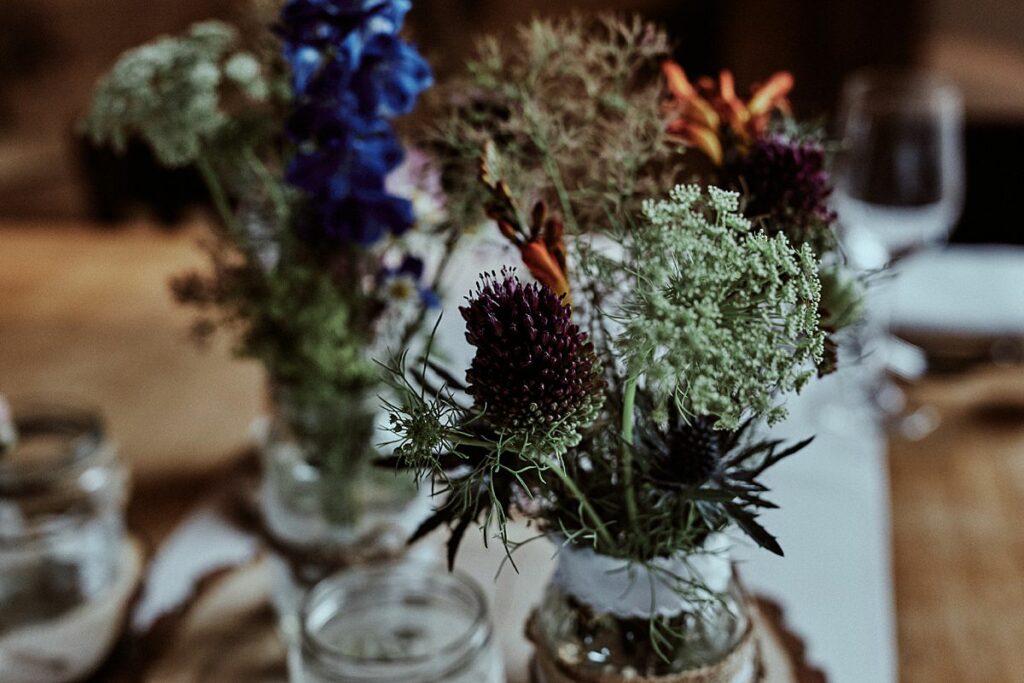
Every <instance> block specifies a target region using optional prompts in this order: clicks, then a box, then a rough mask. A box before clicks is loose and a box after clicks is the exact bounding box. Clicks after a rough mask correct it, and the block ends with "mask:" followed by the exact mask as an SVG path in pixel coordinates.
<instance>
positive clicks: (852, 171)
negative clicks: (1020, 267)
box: [835, 70, 964, 438]
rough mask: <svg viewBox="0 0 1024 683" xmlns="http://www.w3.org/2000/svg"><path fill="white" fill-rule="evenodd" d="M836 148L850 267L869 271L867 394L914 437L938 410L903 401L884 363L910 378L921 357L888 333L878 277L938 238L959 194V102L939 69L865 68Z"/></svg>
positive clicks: (949, 223) (850, 96) (954, 216)
mask: <svg viewBox="0 0 1024 683" xmlns="http://www.w3.org/2000/svg"><path fill="white" fill-rule="evenodd" d="M840 112H841V113H840V130H841V132H842V138H843V147H842V152H841V154H840V155H839V159H838V164H837V169H836V171H837V173H836V192H835V199H836V209H837V211H838V213H839V219H840V223H841V225H842V235H843V244H844V247H845V249H846V252H847V254H848V256H849V258H850V261H851V263H852V264H853V266H854V267H856V268H859V269H862V270H863V271H866V272H869V273H880V271H881V270H882V269H883V268H886V267H888V268H889V273H887V274H885V275H879V276H878V277H875V278H874V279H875V283H874V285H875V286H873V287H871V288H870V289H871V290H873V291H872V293H871V295H869V304H870V306H869V315H868V322H867V325H866V333H865V335H864V338H863V339H862V344H863V347H864V349H865V351H866V352H867V354H869V355H870V356H873V358H871V359H870V360H869V361H868V365H869V373H870V374H871V375H872V378H873V379H874V380H875V381H876V384H875V386H876V390H875V391H874V395H873V398H874V400H875V402H876V405H877V406H878V407H879V408H881V409H882V410H883V412H884V413H886V414H888V415H889V416H890V417H893V418H896V419H895V426H896V427H897V428H898V429H899V430H900V431H901V432H902V433H903V434H904V435H905V436H908V437H911V438H920V437H922V436H924V435H925V434H927V433H928V432H930V431H931V430H932V429H934V427H935V426H936V425H937V422H938V420H937V417H938V413H937V412H936V411H935V410H934V408H931V407H928V406H924V407H919V408H916V409H915V410H913V411H908V410H907V409H906V405H905V403H906V401H905V396H904V394H903V392H902V391H900V390H899V389H898V387H896V385H895V384H893V383H892V382H887V381H886V380H885V379H884V375H885V373H886V371H890V372H892V373H893V374H896V375H901V376H903V377H904V378H907V379H914V378H916V377H919V376H920V375H921V374H923V372H924V370H925V369H926V363H925V361H924V355H923V354H922V353H921V352H920V350H919V349H916V348H915V347H911V346H910V345H908V344H906V343H905V342H902V341H900V340H898V339H896V338H895V337H893V336H891V335H890V334H889V323H890V311H889V310H888V309H889V307H888V306H887V305H886V303H885V302H886V299H887V297H886V296H884V294H885V292H884V291H883V290H884V285H885V284H886V283H887V281H891V279H892V277H891V276H893V275H895V274H896V271H897V268H898V261H899V260H900V259H902V258H904V257H906V256H908V255H910V254H912V253H915V252H917V251H920V250H922V249H925V248H927V247H931V246H935V245H937V244H939V243H942V242H944V241H946V239H947V238H948V237H949V234H950V232H951V231H952V229H953V227H954V225H955V224H956V222H957V220H958V219H959V217H960V213H961V211H962V209H963V201H964V152H963V127H964V123H963V119H964V114H963V100H962V98H961V96H960V93H959V91H958V90H957V88H956V87H955V86H954V85H953V84H952V83H950V82H949V81H947V80H945V79H943V78H942V77H941V76H939V75H937V74H934V73H929V72H922V71H910V70H884V71H880V70H868V71H861V72H858V73H856V74H854V75H853V76H851V77H850V78H849V79H848V80H847V82H846V84H845V87H844V88H843V96H842V103H841V108H840Z"/></svg>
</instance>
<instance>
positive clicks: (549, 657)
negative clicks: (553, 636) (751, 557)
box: [526, 614, 764, 683]
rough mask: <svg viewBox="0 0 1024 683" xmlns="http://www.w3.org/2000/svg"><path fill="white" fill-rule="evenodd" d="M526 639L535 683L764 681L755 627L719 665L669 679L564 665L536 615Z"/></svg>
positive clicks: (529, 624)
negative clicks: (540, 630) (539, 628)
mask: <svg viewBox="0 0 1024 683" xmlns="http://www.w3.org/2000/svg"><path fill="white" fill-rule="evenodd" d="M526 637H527V638H529V639H530V641H531V642H532V643H533V644H534V647H535V648H536V652H535V655H534V659H533V664H532V666H531V669H532V675H533V682H534V683H760V682H761V681H763V680H764V672H763V671H762V666H761V657H760V653H759V646H758V642H757V637H756V635H755V634H754V627H753V623H748V624H747V629H746V631H745V632H744V633H743V636H742V637H741V638H740V640H739V642H737V643H736V646H735V647H734V648H733V649H732V651H730V652H729V653H728V654H727V655H726V656H725V657H724V658H722V659H721V660H720V661H718V662H716V663H715V664H711V665H708V666H704V667H701V668H699V669H692V670H690V671H684V672H682V673H677V674H670V675H667V676H639V675H636V674H630V675H628V676H627V675H626V674H623V673H597V672H593V671H584V670H583V669H580V668H578V667H575V666H572V665H570V664H568V663H565V662H562V661H560V660H559V658H558V656H557V653H555V652H552V651H551V650H550V648H549V647H548V646H547V644H546V643H545V642H544V639H543V638H541V637H540V634H539V633H538V632H537V619H536V614H533V615H531V616H530V620H529V621H528V622H527V625H526Z"/></svg>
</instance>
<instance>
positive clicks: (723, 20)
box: [0, 0, 1024, 243]
mask: <svg viewBox="0 0 1024 683" xmlns="http://www.w3.org/2000/svg"><path fill="white" fill-rule="evenodd" d="M244 5H245V3H244V2H241V3H240V2H239V1H238V0H149V1H147V2H143V1H142V0H94V1H93V2H88V3H83V2H80V1H78V0H4V2H3V3H0V218H10V219H18V220H24V221H33V220H52V219H71V220H99V221H103V222H112V221H117V220H119V219H123V218H126V217H128V216H131V215H135V214H136V213H137V211H138V210H139V209H140V208H143V207H145V209H146V210H147V211H149V212H150V214H149V215H150V216H153V217H155V218H156V219H158V220H160V221H162V222H165V223H174V222H175V221H177V220H178V219H179V218H180V217H181V207H182V206H183V205H187V201H189V200H194V199H196V198H197V197H198V195H199V189H198V187H199V186H198V183H197V182H196V181H195V178H194V177H192V176H191V175H190V174H188V173H176V174H168V173H166V172H162V171H159V170H157V169H156V167H155V166H154V165H153V164H152V163H151V161H150V159H149V158H148V157H147V155H146V154H145V153H144V152H143V151H141V150H136V151H133V152H132V153H131V154H129V156H128V158H127V159H123V160H119V159H114V158H112V157H111V155H110V154H109V153H105V152H100V151H94V150H89V149H87V148H86V147H85V146H84V145H83V144H82V143H81V142H80V141H79V140H77V139H76V137H75V136H74V135H73V124H74V121H75V118H76V116H77V115H79V114H80V113H81V112H82V110H83V108H84V107H85V105H86V103H87V100H88V96H89V92H90V90H91V88H92V86H93V84H94V83H95V80H96V78H97V77H98V76H99V75H100V74H101V73H102V72H103V70H104V69H105V68H106V67H108V66H109V65H110V64H111V63H112V61H113V60H114V58H115V57H116V56H117V55H118V54H119V53H120V52H121V51H123V50H124V49H126V48H128V47H131V46H134V45H137V44H139V43H140V42H143V41H145V40H148V39H150V38H152V37H154V36H156V35H158V34H161V33H169V32H176V31H179V30H181V29H183V28H185V27H186V26H188V25H189V24H190V23H191V22H193V21H196V20H199V19H202V18H208V17H224V18H231V17H232V16H233V15H237V13H238V12H239V11H241V9H240V8H241V7H244ZM414 5H415V6H414V10H413V12H412V17H411V23H412V26H413V31H414V33H415V35H416V37H417V39H418V41H419V42H420V43H421V45H422V46H423V48H424V50H425V51H426V52H427V54H428V55H430V56H431V58H432V60H433V61H434V63H435V65H436V66H437V69H438V71H439V72H441V73H442V74H443V73H444V72H445V70H447V69H451V68H452V67H453V66H455V65H457V64H459V63H460V59H461V57H463V56H464V55H465V53H466V51H467V50H468V49H469V46H470V45H471V44H472V40H471V39H470V38H471V36H472V35H474V34H475V33H478V32H480V31H489V32H496V33H501V32H503V31H510V30H512V27H513V25H514V24H515V23H517V22H519V21H522V20H525V19H528V18H529V17H530V16H531V15H533V14H535V13H538V12H540V13H558V12H567V11H571V10H572V9H573V8H587V9H597V8H611V9H617V10H626V11H638V12H642V13H643V14H645V15H646V16H649V17H650V18H652V19H654V20H657V21H659V22H661V23H663V24H664V25H666V26H667V27H668V29H669V32H670V34H671V35H673V36H674V37H675V38H676V39H677V40H678V50H677V51H678V55H677V56H678V58H679V60H680V61H681V63H682V64H683V65H684V66H685V67H686V68H687V70H688V71H689V72H690V73H692V74H713V73H717V71H718V70H719V69H720V68H722V67H724V66H728V67H729V68H731V69H733V70H734V71H735V72H736V75H737V79H738V82H739V83H740V84H741V87H745V85H746V84H750V83H752V82H755V81H757V80H758V79H761V78H764V77H765V76H766V75H767V74H770V73H772V72H773V71H775V70H778V69H789V70H791V71H792V72H793V73H794V74H795V76H796V82H797V88H796V90H795V91H794V93H793V99H794V103H795V105H796V106H797V110H798V111H800V112H801V113H802V114H803V115H805V116H806V115H808V114H811V113H822V114H826V113H829V112H832V111H834V109H835V106H836V102H837V97H838V95H839V91H840V87H841V84H842V82H843V79H844V77H845V76H847V75H848V74H850V73H851V72H853V71H854V70H856V69H858V68H860V67H864V66H879V65H911V64H914V65H921V66H927V67H932V68H935V69H938V70H941V71H942V72H944V73H946V74H947V75H948V76H950V77H951V78H952V79H953V80H954V81H955V82H956V83H957V84H958V85H959V86H960V88H961V89H962V91H963V92H964V94H965V97H966V104H967V113H968V127H967V165H968V169H969V171H968V182H967V201H966V206H965V211H964V214H963V219H962V221H961V223H960V226H959V228H958V229H957V231H956V233H955V237H954V239H955V240H957V241H966V242H1011V243H1012V242H1017V243H1020V242H1024V230H1022V229H1021V228H1020V226H1019V225H1015V224H1013V221H1009V220H1006V218H1005V216H1000V215H999V213H998V210H997V208H996V207H998V204H999V201H1000V199H1002V198H1005V197H1006V196H1009V195H1012V193H1013V190H1014V184H1015V182H1016V179H1015V178H1014V174H1011V173H1006V172H1005V170H1004V169H1005V168H1006V167H1007V166H1008V165H1011V164H1014V163H1016V162H1017V161H1018V160H1019V159H1021V158H1022V157H1024V79H1022V78H1021V75H1022V74H1024V7H1022V5H1021V3H1019V2H1014V1H1013V0H830V2H818V1H817V0H575V1H573V0H543V1H542V0H518V1H517V2H514V3H509V2H499V1H498V0H418V1H417V2H416V3H414ZM997 140H998V142H996V141H997ZM183 200H185V201H184V203H183Z"/></svg>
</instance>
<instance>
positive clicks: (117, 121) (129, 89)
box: [83, 21, 270, 167]
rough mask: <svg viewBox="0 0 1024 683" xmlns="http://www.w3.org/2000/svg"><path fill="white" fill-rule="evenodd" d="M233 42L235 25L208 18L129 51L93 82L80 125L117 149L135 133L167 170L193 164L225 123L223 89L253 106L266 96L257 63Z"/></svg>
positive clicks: (221, 130)
mask: <svg viewBox="0 0 1024 683" xmlns="http://www.w3.org/2000/svg"><path fill="white" fill-rule="evenodd" d="M237 43H238V35H237V32H236V31H235V30H234V29H233V28H231V27H230V26H228V25H226V24H223V23H220V22H216V21H208V22H204V23H201V24H196V25H195V26H193V27H192V29H191V30H190V31H189V32H188V33H187V34H186V35H184V36H182V37H163V38H159V39H157V40H155V41H154V42H152V43H149V44H147V45H143V46H141V47H138V48H135V49H133V50H129V51H128V52H126V53H125V54H124V55H123V56H122V57H121V59H120V60H119V61H118V62H117V64H116V65H115V66H114V68H113V70H112V71H111V72H110V73H109V74H108V75H107V76H106V77H105V78H103V80H101V81H100V83H99V84H98V86H97V89H96V94H95V96H94V99H93V105H92V109H91V111H90V112H89V114H88V115H87V117H86V118H85V120H84V121H83V128H84V129H85V130H86V131H87V132H88V134H89V135H90V137H91V138H92V139H93V141H94V142H96V143H97V144H100V143H106V144H110V145H112V146H113V147H114V148H115V149H116V150H123V149H124V148H125V146H126V145H127V143H128V140H129V139H130V138H131V137H133V136H139V137H141V138H142V139H143V140H145V141H146V143H147V144H148V145H150V146H151V147H152V148H153V151H154V152H155V154H156V156H157V159H158V160H159V161H160V162H161V163H162V164H164V165H166V166H172V167H173V166H184V165H188V164H191V163H195V162H196V161H197V160H198V159H199V158H200V156H201V155H202V154H203V153H204V152H205V151H206V148H207V147H208V146H209V145H210V144H211V143H212V142H213V141H214V140H216V138H217V137H218V136H220V135H221V134H223V132H224V130H225V129H226V128H227V127H228V126H229V124H230V123H231V117H230V116H229V115H228V113H227V112H226V111H225V108H224V102H223V96H222V94H223V91H224V90H225V88H230V87H233V88H234V89H235V90H237V91H238V92H239V93H240V94H241V95H243V96H244V97H247V98H249V99H250V100H252V101H254V102H262V101H264V100H266V99H267V97H268V95H269V89H270V86H269V84H268V82H267V80H266V78H265V76H264V74H263V72H262V70H261V67H260V64H259V62H258V61H257V60H256V58H255V57H254V56H253V55H251V54H249V53H247V52H244V51H239V50H237Z"/></svg>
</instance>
